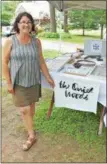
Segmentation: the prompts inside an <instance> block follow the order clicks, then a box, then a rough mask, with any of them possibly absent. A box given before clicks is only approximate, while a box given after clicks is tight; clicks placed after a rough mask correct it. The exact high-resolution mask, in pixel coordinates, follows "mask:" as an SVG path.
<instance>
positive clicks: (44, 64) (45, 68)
mask: <svg viewBox="0 0 107 164" xmlns="http://www.w3.org/2000/svg"><path fill="white" fill-rule="evenodd" d="M37 44H38V51H39V59H40V68H41V70H42V72H43V74H44V76H45V78H46V79H47V81H48V82H49V83H50V85H51V86H52V87H54V86H55V84H54V81H53V79H52V77H51V76H50V74H49V71H48V68H47V66H46V63H45V60H44V58H43V55H42V46H41V42H40V40H39V39H37Z"/></svg>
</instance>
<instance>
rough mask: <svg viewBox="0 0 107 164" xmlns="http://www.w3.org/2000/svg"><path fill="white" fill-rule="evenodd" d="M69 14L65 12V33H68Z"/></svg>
mask: <svg viewBox="0 0 107 164" xmlns="http://www.w3.org/2000/svg"><path fill="white" fill-rule="evenodd" d="M67 14H68V12H67V11H64V32H66V33H68V15H67Z"/></svg>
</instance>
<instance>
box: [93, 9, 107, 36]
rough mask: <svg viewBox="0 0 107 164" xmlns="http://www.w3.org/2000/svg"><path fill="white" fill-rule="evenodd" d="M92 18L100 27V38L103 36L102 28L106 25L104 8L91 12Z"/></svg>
mask: <svg viewBox="0 0 107 164" xmlns="http://www.w3.org/2000/svg"><path fill="white" fill-rule="evenodd" d="M93 19H94V21H95V22H96V24H97V25H100V27H101V35H100V36H101V39H102V38H103V29H104V26H105V25H106V10H96V11H94V14H93Z"/></svg>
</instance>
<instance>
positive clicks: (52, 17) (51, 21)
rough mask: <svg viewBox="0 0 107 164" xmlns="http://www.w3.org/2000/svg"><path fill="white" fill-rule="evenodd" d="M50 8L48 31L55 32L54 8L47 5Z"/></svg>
mask: <svg viewBox="0 0 107 164" xmlns="http://www.w3.org/2000/svg"><path fill="white" fill-rule="evenodd" d="M49 6H50V31H51V32H56V19H55V8H54V7H53V6H52V4H51V3H49Z"/></svg>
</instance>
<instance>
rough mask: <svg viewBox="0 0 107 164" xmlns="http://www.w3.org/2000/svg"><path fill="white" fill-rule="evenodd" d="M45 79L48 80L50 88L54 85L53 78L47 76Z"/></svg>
mask: <svg viewBox="0 0 107 164" xmlns="http://www.w3.org/2000/svg"><path fill="white" fill-rule="evenodd" d="M47 81H48V83H49V84H50V85H51V87H52V88H54V87H55V83H54V81H53V79H52V78H51V77H48V78H47Z"/></svg>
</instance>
